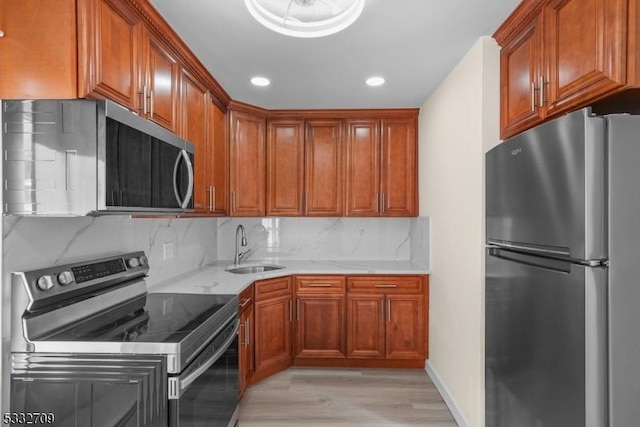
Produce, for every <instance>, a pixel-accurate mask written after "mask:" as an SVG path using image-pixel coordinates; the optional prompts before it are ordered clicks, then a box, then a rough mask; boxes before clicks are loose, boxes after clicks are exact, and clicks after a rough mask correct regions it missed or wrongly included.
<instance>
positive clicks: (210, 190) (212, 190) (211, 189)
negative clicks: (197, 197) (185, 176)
mask: <svg viewBox="0 0 640 427" xmlns="http://www.w3.org/2000/svg"><path fill="white" fill-rule="evenodd" d="M215 191H216V190H215V187H212V186H209V188H207V193H209V206H208V209H209V211H212V210H214V209H213V207H214V206H213V204H214V202H213V201H214V199H215Z"/></svg>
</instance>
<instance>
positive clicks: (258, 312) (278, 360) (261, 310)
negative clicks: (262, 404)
mask: <svg viewBox="0 0 640 427" xmlns="http://www.w3.org/2000/svg"><path fill="white" fill-rule="evenodd" d="M254 286H255V297H256V302H255V306H254V314H255V333H254V338H255V342H254V348H255V353H254V358H255V372H254V378H255V379H260V378H264V377H266V376H268V375H271V374H273V373H275V372H278V371H280V370H282V369H286V368H287V367H289V366H291V363H292V340H291V337H292V322H293V310H292V305H293V300H292V292H291V290H292V289H291V277H280V278H277V279H268V280H260V281H257V282H255V283H254Z"/></svg>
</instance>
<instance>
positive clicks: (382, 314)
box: [380, 299, 384, 322]
mask: <svg viewBox="0 0 640 427" xmlns="http://www.w3.org/2000/svg"><path fill="white" fill-rule="evenodd" d="M380 321H381V322H384V299H383V300H382V302H381V303H380Z"/></svg>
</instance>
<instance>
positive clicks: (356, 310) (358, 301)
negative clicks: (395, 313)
mask: <svg viewBox="0 0 640 427" xmlns="http://www.w3.org/2000/svg"><path fill="white" fill-rule="evenodd" d="M384 301H385V299H384V295H381V294H368V295H366V294H362V295H361V294H347V357H350V358H365V359H379V358H380V359H381V358H384V357H385V316H384V310H385V308H384Z"/></svg>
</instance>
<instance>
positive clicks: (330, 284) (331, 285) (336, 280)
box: [295, 276, 347, 294]
mask: <svg viewBox="0 0 640 427" xmlns="http://www.w3.org/2000/svg"><path fill="white" fill-rule="evenodd" d="M295 287H296V293H297V294H300V293H305V294H327V293H340V294H343V293H344V292H345V290H346V288H347V281H346V277H345V276H296V277H295Z"/></svg>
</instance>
